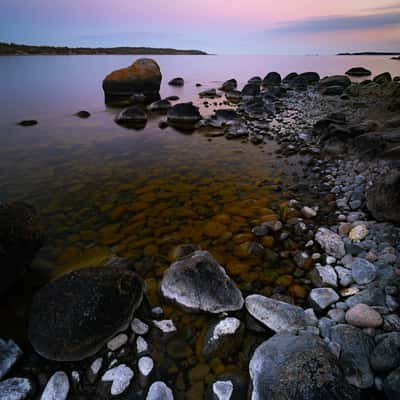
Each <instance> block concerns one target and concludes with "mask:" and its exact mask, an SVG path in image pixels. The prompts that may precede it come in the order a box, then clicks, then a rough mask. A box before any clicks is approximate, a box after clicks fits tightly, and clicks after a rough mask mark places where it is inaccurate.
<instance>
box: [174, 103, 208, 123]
mask: <svg viewBox="0 0 400 400" xmlns="http://www.w3.org/2000/svg"><path fill="white" fill-rule="evenodd" d="M167 118H168V123H169V124H170V125H171V126H174V127H177V128H182V129H185V128H187V129H191V128H193V127H194V126H195V125H196V123H197V122H199V121H200V119H201V115H200V112H199V108H198V107H196V106H194V105H193V103H191V102H189V103H179V104H175V105H174V106H173V107H172V108H171V109H170V110H169V111H168V114H167Z"/></svg>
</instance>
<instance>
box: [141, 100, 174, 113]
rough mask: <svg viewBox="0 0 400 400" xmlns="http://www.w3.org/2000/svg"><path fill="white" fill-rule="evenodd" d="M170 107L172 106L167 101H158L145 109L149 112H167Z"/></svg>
mask: <svg viewBox="0 0 400 400" xmlns="http://www.w3.org/2000/svg"><path fill="white" fill-rule="evenodd" d="M171 107H172V104H171V102H170V101H169V100H158V101H155V102H154V103H151V104H150V105H149V106H148V107H147V109H148V110H149V111H158V112H167V111H168V110H169V109H170V108H171Z"/></svg>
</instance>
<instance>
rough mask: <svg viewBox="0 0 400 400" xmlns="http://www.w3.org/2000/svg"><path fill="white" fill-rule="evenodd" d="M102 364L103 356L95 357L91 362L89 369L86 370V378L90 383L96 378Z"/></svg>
mask: <svg viewBox="0 0 400 400" xmlns="http://www.w3.org/2000/svg"><path fill="white" fill-rule="evenodd" d="M102 366H103V357H99V358H96V359H95V360H94V361H93V362H92V364H91V366H90V369H89V371H88V379H89V381H90V382H91V383H93V382H94V381H95V380H96V378H97V375H98V373H99V372H100V370H101V367H102Z"/></svg>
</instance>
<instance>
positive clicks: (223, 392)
mask: <svg viewBox="0 0 400 400" xmlns="http://www.w3.org/2000/svg"><path fill="white" fill-rule="evenodd" d="M212 390H213V393H214V395H215V397H216V399H218V400H230V399H231V397H232V393H233V383H232V381H217V382H214V383H213V385H212Z"/></svg>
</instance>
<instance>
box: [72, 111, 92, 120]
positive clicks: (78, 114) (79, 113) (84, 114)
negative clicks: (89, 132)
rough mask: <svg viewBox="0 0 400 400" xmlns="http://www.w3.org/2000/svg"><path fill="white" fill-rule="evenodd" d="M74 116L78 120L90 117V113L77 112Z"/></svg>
mask: <svg viewBox="0 0 400 400" xmlns="http://www.w3.org/2000/svg"><path fill="white" fill-rule="evenodd" d="M75 115H76V116H77V117H78V118H89V117H90V112H89V111H84V110H82V111H78V112H77V113H76V114H75Z"/></svg>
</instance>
